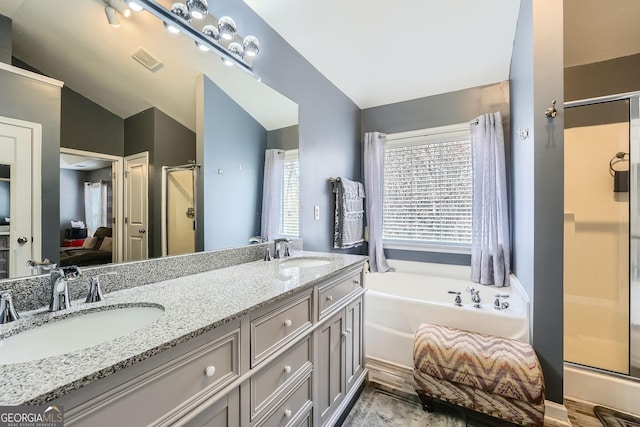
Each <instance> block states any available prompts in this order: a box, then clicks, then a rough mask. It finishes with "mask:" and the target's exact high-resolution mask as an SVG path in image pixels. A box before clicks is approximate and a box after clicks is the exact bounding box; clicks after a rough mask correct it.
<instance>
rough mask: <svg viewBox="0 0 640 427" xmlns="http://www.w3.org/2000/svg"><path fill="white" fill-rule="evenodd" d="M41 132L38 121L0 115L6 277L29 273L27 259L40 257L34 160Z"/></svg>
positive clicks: (0, 161) (38, 184) (37, 171)
mask: <svg viewBox="0 0 640 427" xmlns="http://www.w3.org/2000/svg"><path fill="white" fill-rule="evenodd" d="M41 135H42V131H41V126H40V125H39V124H37V123H29V122H24V121H21V120H14V119H9V118H4V117H0V165H4V167H3V169H4V170H5V171H6V175H7V177H6V178H3V183H5V184H4V186H5V187H8V191H5V194H6V193H8V194H7V195H6V196H5V197H4V198H3V199H2V201H0V203H1V204H2V206H0V210H2V211H3V215H2V218H1V219H2V222H0V224H3V225H2V227H0V233H2V234H3V235H4V236H5V238H4V239H3V240H4V241H5V243H7V242H8V245H7V249H8V250H5V254H4V256H3V257H2V258H3V261H4V262H3V263H2V264H3V265H0V270H2V271H5V273H4V274H5V275H6V274H7V273H8V277H18V276H26V275H28V274H29V270H28V269H27V261H28V260H29V259H39V258H40V252H41V249H40V243H41V236H40V228H41V224H40V208H41V205H40V184H41V183H40V173H39V169H38V168H34V167H33V159H35V158H38V159H39V157H40V144H41ZM6 183H8V185H7V184H6ZM5 214H6V215H5Z"/></svg>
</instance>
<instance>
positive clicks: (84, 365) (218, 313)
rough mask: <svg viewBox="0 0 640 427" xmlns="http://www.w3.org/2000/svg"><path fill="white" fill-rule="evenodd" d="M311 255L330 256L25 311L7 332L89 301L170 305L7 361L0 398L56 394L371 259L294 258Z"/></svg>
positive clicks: (1, 401)
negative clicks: (93, 340) (48, 351)
mask: <svg viewBox="0 0 640 427" xmlns="http://www.w3.org/2000/svg"><path fill="white" fill-rule="evenodd" d="M309 256H312V257H322V258H326V259H327V260H330V261H331V262H330V263H329V264H327V265H323V266H319V267H310V268H283V266H281V265H280V263H281V260H273V261H269V262H265V261H254V262H249V263H246V264H240V265H236V266H233V267H227V268H221V269H217V270H212V271H208V272H204V273H199V274H194V275H190V276H184V277H181V278H177V279H172V280H166V281H162V282H158V283H153V284H149V285H144V286H138V287H135V288H130V289H124V290H120V291H116V292H112V293H109V294H106V295H105V301H104V302H99V303H85V302H84V301H82V300H80V301H73V302H72V307H71V308H70V309H68V310H64V311H60V312H57V313H49V312H48V311H47V310H46V308H42V309H39V310H34V311H31V312H26V313H20V315H21V318H20V320H19V321H17V322H12V323H9V324H6V325H0V338H6V337H7V336H9V335H12V334H14V333H16V332H17V331H20V330H22V329H25V325H27V326H28V325H32V324H34V323H43V322H47V321H49V320H51V319H54V318H56V319H57V318H60V317H69V316H71V315H73V313H76V312H78V311H82V310H87V309H100V308H102V309H109V308H110V307H111V308H112V307H113V306H118V305H146V306H148V305H161V306H162V307H164V310H165V311H164V314H163V315H162V316H161V317H160V318H159V319H158V320H156V321H154V322H153V323H151V324H149V325H147V326H145V327H143V328H141V329H138V330H136V331H134V332H131V333H129V334H127V335H124V336H121V337H119V338H116V339H115V340H111V341H107V342H104V343H101V344H98V345H95V346H93V347H89V348H86V349H83V350H78V351H74V352H71V353H67V354H64V355H59V356H52V357H48V358H45V359H40V360H36V361H32V362H25V363H16V364H11V365H0V378H2V387H0V405H19V404H34V405H37V404H43V403H45V402H48V401H51V400H53V399H56V398H58V397H60V396H63V395H65V394H67V393H69V392H72V391H74V390H77V389H78V388H80V387H82V386H85V385H87V384H90V383H92V382H94V381H97V380H99V379H101V378H104V377H106V376H108V375H109V374H111V373H114V372H116V371H118V370H121V369H123V368H126V367H128V366H131V365H133V364H135V363H137V362H139V361H142V360H144V359H147V358H149V357H151V356H153V355H155V354H157V353H160V352H161V351H163V350H166V349H168V348H171V347H174V346H176V345H177V344H180V343H182V342H185V341H187V340H188V339H190V338H193V337H195V336H198V335H200V334H202V333H205V332H207V331H209V330H211V329H213V328H215V327H217V326H220V325H222V324H224V323H226V322H228V321H230V320H232V319H234V318H237V317H240V316H242V315H244V314H246V313H247V312H249V311H250V310H254V309H257V308H259V307H262V306H264V305H266V304H269V303H271V302H273V301H276V300H278V299H281V298H284V297H286V296H287V295H290V294H293V293H295V292H298V291H301V290H303V289H306V288H311V287H312V286H314V285H315V284H317V283H318V282H319V281H321V280H322V279H324V278H325V277H327V276H328V275H331V274H333V273H336V272H337V271H339V270H342V269H344V268H347V267H349V266H352V265H355V264H357V263H362V262H363V261H364V260H366V257H365V256H361V255H342V254H333V253H316V252H296V253H293V254H292V258H294V257H309ZM69 286H74V284H70V285H69ZM1 345H2V341H1V340H0V348H1Z"/></svg>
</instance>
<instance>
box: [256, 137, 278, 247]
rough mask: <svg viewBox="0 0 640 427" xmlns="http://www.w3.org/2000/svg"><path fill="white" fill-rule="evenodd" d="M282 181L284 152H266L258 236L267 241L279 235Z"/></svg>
mask: <svg viewBox="0 0 640 427" xmlns="http://www.w3.org/2000/svg"><path fill="white" fill-rule="evenodd" d="M283 180H284V151H282V150H267V151H266V152H265V155H264V183H263V186H262V221H261V230H260V235H261V236H262V238H263V239H265V240H267V241H270V240H273V239H275V238H277V237H278V236H279V235H280V216H281V214H282V183H283Z"/></svg>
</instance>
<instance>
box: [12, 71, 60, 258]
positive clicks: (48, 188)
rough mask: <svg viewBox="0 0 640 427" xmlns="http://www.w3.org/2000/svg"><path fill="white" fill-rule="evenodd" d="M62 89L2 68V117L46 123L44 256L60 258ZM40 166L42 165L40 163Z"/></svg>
mask: <svg viewBox="0 0 640 427" xmlns="http://www.w3.org/2000/svg"><path fill="white" fill-rule="evenodd" d="M60 98H61V95H60V88H59V87H56V86H52V85H50V84H47V83H42V82H39V81H37V80H33V79H31V78H28V77H23V76H19V75H16V74H13V73H10V72H7V71H4V70H0V116H5V117H11V118H14V119H19V120H25V121H28V122H35V123H40V124H41V125H42V159H43V160H44V161H43V162H42V165H41V171H42V187H41V188H42V257H43V258H49V259H50V260H51V261H54V262H57V261H58V258H59V255H60V253H59V250H60V249H59V247H58V239H59V232H58V230H59V228H60V222H59V212H60V201H59V198H58V192H59V191H60V162H59V161H58V160H56V161H54V162H51V161H47V159H58V158H59V155H60ZM36 167H38V165H36Z"/></svg>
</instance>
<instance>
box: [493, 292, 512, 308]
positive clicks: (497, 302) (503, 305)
mask: <svg viewBox="0 0 640 427" xmlns="http://www.w3.org/2000/svg"><path fill="white" fill-rule="evenodd" d="M505 298H509V295H508V294H496V300H495V301H494V302H493V308H495V309H496V310H506V309H507V308H509V303H508V302H506V301H502V299H505Z"/></svg>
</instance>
